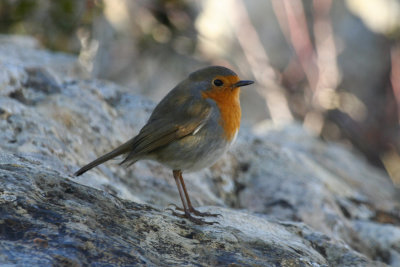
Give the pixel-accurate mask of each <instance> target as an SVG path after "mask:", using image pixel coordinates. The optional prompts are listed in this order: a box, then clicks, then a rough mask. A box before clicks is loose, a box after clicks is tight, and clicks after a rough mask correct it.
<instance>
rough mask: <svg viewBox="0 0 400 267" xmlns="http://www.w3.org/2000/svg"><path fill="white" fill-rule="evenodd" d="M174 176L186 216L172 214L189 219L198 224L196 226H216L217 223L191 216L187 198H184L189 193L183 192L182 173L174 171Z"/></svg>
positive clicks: (173, 212)
mask: <svg viewBox="0 0 400 267" xmlns="http://www.w3.org/2000/svg"><path fill="white" fill-rule="evenodd" d="M173 175H174V179H175V182H176V186H177V187H178V192H179V196H180V197H181V201H182V205H183V212H184V214H179V213H176V212H175V211H172V214H173V215H175V216H177V217H180V218H186V219H188V220H190V221H191V222H193V223H196V224H214V223H215V222H206V221H204V220H201V219H198V218H195V217H193V216H192V215H191V214H190V210H189V208H188V204H187V203H186V201H185V198H184V196H183V194H184V192H185V194H187V193H186V191H185V190H183V186H182V185H181V183H180V178H179V177H182V171H180V170H174V171H173ZM178 210H179V208H178ZM180 210H181V209H180Z"/></svg>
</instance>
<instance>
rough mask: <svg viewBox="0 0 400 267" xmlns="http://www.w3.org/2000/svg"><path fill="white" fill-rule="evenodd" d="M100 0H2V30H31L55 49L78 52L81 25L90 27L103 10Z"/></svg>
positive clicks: (23, 32) (27, 31) (0, 27)
mask: <svg viewBox="0 0 400 267" xmlns="http://www.w3.org/2000/svg"><path fill="white" fill-rule="evenodd" d="M102 10H103V5H102V4H101V1H94V0H86V1H78V0H74V1H71V0H57V1H51V0H38V1H36V0H3V1H0V32H2V33H12V34H29V35H33V36H35V37H36V38H37V39H38V40H40V42H41V43H42V44H43V45H44V46H45V47H48V48H50V49H52V50H59V51H67V52H71V53H79V51H80V49H81V46H80V43H79V40H78V38H77V36H76V32H77V30H78V29H79V28H85V27H86V28H91V25H92V23H93V21H94V20H95V18H96V16H99V15H100V14H102Z"/></svg>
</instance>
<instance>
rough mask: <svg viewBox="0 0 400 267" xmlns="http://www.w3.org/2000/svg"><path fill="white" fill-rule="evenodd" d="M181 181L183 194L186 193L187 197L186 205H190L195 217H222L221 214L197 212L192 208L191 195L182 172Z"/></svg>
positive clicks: (180, 174)
mask: <svg viewBox="0 0 400 267" xmlns="http://www.w3.org/2000/svg"><path fill="white" fill-rule="evenodd" d="M179 181H180V182H181V185H182V188H183V192H184V193H185V197H186V203H187V205H188V208H189V211H190V212H192V213H193V214H194V215H197V216H200V217H217V216H221V214H213V213H209V212H200V211H198V210H196V209H195V208H193V206H192V202H191V201H190V198H189V194H188V192H187V190H186V185H185V182H184V181H183V177H182V172H180V173H179Z"/></svg>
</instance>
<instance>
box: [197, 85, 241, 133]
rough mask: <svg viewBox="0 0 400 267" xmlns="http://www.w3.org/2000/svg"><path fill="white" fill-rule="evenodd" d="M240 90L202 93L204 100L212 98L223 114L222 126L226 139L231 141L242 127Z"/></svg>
mask: <svg viewBox="0 0 400 267" xmlns="http://www.w3.org/2000/svg"><path fill="white" fill-rule="evenodd" d="M239 93H240V88H235V89H233V91H232V90H231V88H227V89H226V90H211V91H206V92H203V93H202V96H203V97H204V98H211V99H213V100H214V101H215V102H216V103H217V106H218V108H219V110H220V112H221V120H220V124H221V126H222V127H223V128H224V133H225V138H226V139H227V140H228V141H231V140H232V139H233V138H234V136H235V134H236V133H237V131H238V130H239V127H240V118H241V116H242V111H241V109H240V101H239Z"/></svg>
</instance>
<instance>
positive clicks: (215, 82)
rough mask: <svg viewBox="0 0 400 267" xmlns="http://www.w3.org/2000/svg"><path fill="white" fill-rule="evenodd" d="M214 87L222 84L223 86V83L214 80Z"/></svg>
mask: <svg viewBox="0 0 400 267" xmlns="http://www.w3.org/2000/svg"><path fill="white" fill-rule="evenodd" d="M213 83H214V85H215V86H222V85H223V84H224V82H223V81H221V80H220V79H216V80H214V82H213Z"/></svg>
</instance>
